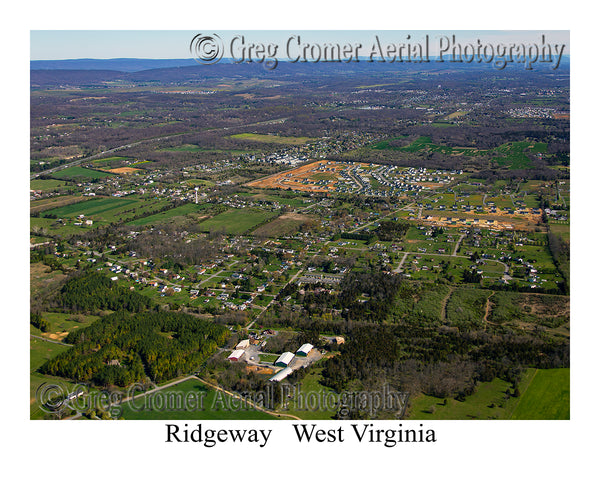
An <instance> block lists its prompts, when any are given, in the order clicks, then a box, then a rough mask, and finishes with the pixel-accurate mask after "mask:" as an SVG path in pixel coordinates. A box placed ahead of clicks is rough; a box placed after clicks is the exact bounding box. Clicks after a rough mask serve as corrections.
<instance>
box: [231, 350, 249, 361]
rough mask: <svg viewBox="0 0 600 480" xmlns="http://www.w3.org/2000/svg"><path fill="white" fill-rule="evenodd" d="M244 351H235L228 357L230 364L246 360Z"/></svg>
mask: <svg viewBox="0 0 600 480" xmlns="http://www.w3.org/2000/svg"><path fill="white" fill-rule="evenodd" d="M244 353H246V352H244V350H234V351H233V352H232V353H231V355H229V356H228V357H227V360H229V361H230V362H237V361H238V360H243V359H244Z"/></svg>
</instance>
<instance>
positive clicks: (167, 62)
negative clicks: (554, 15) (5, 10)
mask: <svg viewBox="0 0 600 480" xmlns="http://www.w3.org/2000/svg"><path fill="white" fill-rule="evenodd" d="M443 57H444V59H445V62H444V63H447V62H449V60H450V56H449V55H444V56H443ZM436 58H437V57H436V56H434V55H431V56H430V59H431V62H430V63H432V64H435V63H438V64H439V62H436V61H435V59H436ZM359 61H360V62H365V63H371V62H368V60H367V57H359ZM29 63H30V67H29V68H30V70H112V71H115V72H123V73H135V72H142V71H144V70H156V69H162V68H178V67H193V66H197V65H198V64H197V63H196V61H195V60H194V59H193V58H174V59H159V58H156V59H152V58H109V59H97V58H75V59H69V60H31V61H30V62H29ZM232 63H234V62H233V60H232V59H231V58H222V59H221V60H220V61H219V64H232ZM254 63H257V62H254ZM278 63H279V64H280V65H281V64H284V63H290V62H286V61H285V60H282V59H279V60H278ZM308 63H312V62H308ZM321 63H327V62H321ZM373 63H375V64H378V63H379V62H377V61H375V62H373ZM569 63H570V57H569V55H563V57H562V61H561V64H564V65H568V64H569ZM334 64H335V62H334ZM417 64H418V63H417ZM259 65H260V64H259ZM405 65H406V63H405ZM454 65H456V63H455V64H454ZM464 65H476V63H472V64H467V63H465V64H464ZM480 65H481V66H487V65H486V64H480ZM517 66H518V65H517ZM538 67H539V65H538Z"/></svg>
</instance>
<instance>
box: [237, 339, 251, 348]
mask: <svg viewBox="0 0 600 480" xmlns="http://www.w3.org/2000/svg"><path fill="white" fill-rule="evenodd" d="M249 346H250V340H249V339H248V338H246V339H245V340H242V341H241V342H240V343H238V344H237V345H236V346H235V348H236V350H241V349H243V348H248V347H249Z"/></svg>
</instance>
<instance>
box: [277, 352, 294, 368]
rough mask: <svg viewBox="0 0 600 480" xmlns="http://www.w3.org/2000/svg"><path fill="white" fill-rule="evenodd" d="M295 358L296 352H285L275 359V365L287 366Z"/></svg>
mask: <svg viewBox="0 0 600 480" xmlns="http://www.w3.org/2000/svg"><path fill="white" fill-rule="evenodd" d="M293 358H294V354H293V353H292V352H284V353H282V354H281V355H279V358H278V359H277V360H276V361H275V366H276V367H287V366H288V365H289V364H290V362H291V361H292V359H293Z"/></svg>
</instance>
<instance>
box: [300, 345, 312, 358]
mask: <svg viewBox="0 0 600 480" xmlns="http://www.w3.org/2000/svg"><path fill="white" fill-rule="evenodd" d="M312 349H313V346H312V345H311V344H310V343H305V344H304V345H302V346H301V347H300V348H299V349H298V350H297V351H296V355H298V356H299V357H306V356H307V355H308V354H309V353H310V351H311V350H312Z"/></svg>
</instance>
